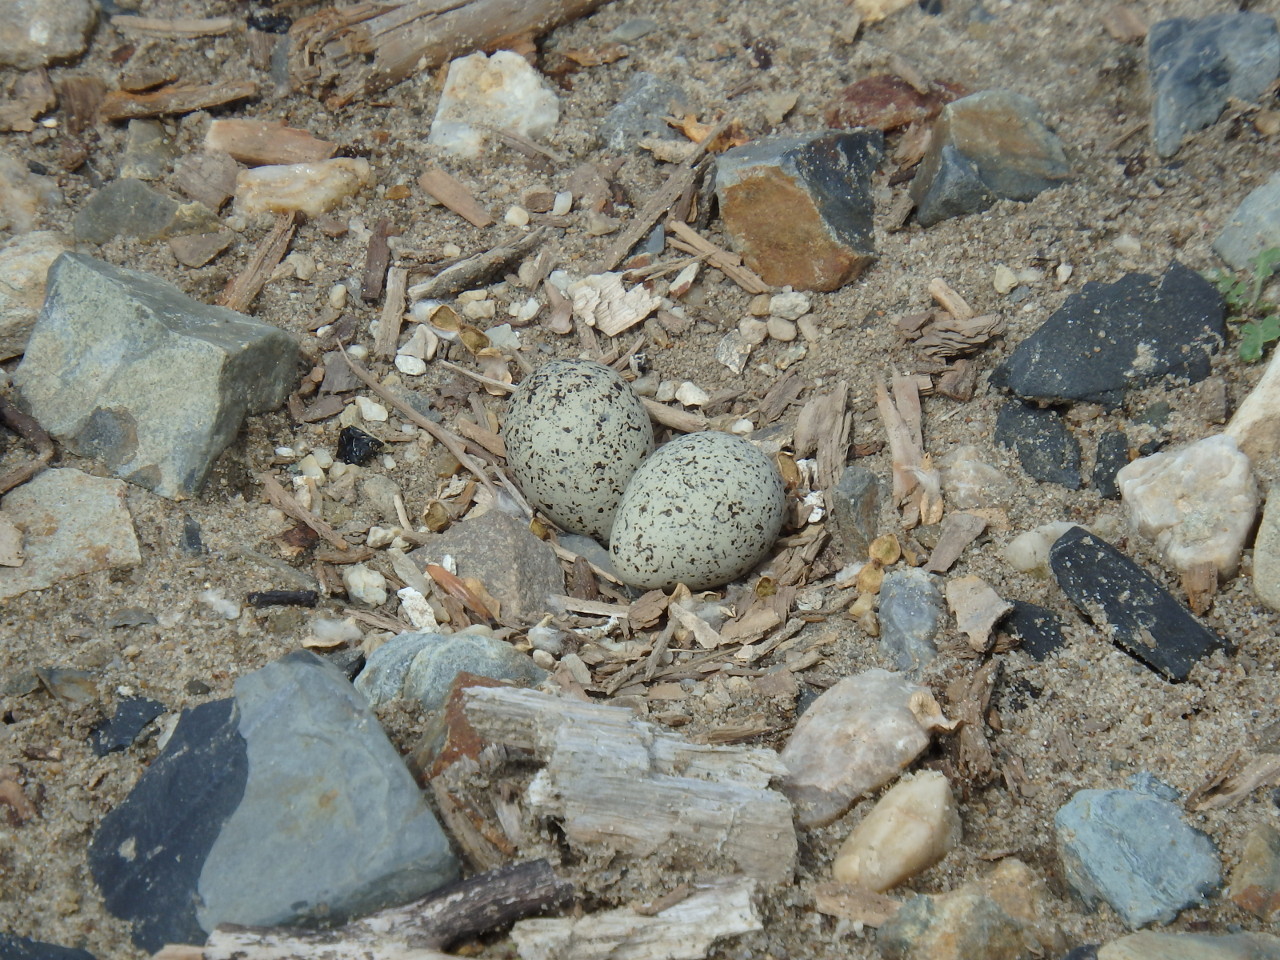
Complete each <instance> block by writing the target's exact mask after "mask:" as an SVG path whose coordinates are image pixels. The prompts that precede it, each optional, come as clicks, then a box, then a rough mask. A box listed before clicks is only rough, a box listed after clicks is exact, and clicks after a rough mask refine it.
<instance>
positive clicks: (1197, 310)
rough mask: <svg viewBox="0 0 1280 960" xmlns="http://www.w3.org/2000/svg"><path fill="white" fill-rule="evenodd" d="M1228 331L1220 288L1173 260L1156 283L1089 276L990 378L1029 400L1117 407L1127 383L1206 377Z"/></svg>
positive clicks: (1145, 278) (1136, 277)
mask: <svg viewBox="0 0 1280 960" xmlns="http://www.w3.org/2000/svg"><path fill="white" fill-rule="evenodd" d="M1225 335H1226V331H1225V325H1224V311H1223V304H1222V297H1221V296H1220V295H1219V294H1218V291H1217V290H1216V289H1215V288H1214V286H1213V284H1211V283H1209V281H1208V280H1206V279H1204V277H1202V276H1200V274H1198V273H1196V272H1195V271H1193V270H1190V269H1188V268H1187V267H1184V266H1183V265H1182V264H1180V263H1178V262H1177V261H1174V262H1173V263H1172V264H1170V265H1169V269H1168V270H1166V271H1165V273H1164V275H1163V276H1162V277H1161V278H1160V280H1159V283H1158V285H1157V284H1156V278H1154V277H1152V276H1149V275H1148V274H1145V273H1130V274H1126V275H1125V276H1123V277H1121V278H1120V279H1119V280H1117V281H1116V282H1115V283H1086V284H1085V285H1084V287H1083V288H1082V289H1081V291H1080V292H1079V293H1076V294H1072V295H1071V296H1070V297H1068V298H1067V300H1066V302H1065V303H1064V304H1063V305H1062V306H1061V307H1059V308H1058V310H1056V311H1055V312H1054V313H1053V315H1052V316H1050V317H1049V319H1048V320H1046V321H1045V322H1044V323H1043V324H1041V326H1040V329H1038V330H1037V331H1036V332H1035V333H1033V334H1032V335H1031V336H1029V337H1027V339H1025V340H1023V341H1022V342H1021V343H1020V344H1018V346H1017V348H1016V349H1015V350H1014V351H1013V354H1012V355H1011V356H1010V357H1009V359H1008V360H1006V361H1005V362H1004V363H1002V364H1001V365H1000V366H999V367H997V368H996V369H995V371H994V372H993V373H992V375H991V383H992V384H993V385H995V386H998V387H1004V388H1006V389H1008V390H1010V391H1012V392H1013V393H1015V394H1017V395H1018V396H1020V397H1023V398H1024V399H1027V400H1043V401H1049V402H1061V401H1071V400H1082V401H1085V402H1088V403H1101V404H1103V405H1104V406H1107V407H1117V406H1119V405H1120V404H1121V403H1122V402H1123V401H1124V392H1125V390H1127V389H1129V388H1132V387H1139V386H1143V385H1146V384H1149V383H1152V382H1155V381H1157V380H1159V379H1160V378H1162V377H1165V376H1174V377H1177V378H1179V379H1182V380H1187V381H1189V382H1191V383H1196V382H1198V381H1200V380H1203V379H1204V378H1205V377H1207V376H1208V375H1209V361H1210V358H1211V357H1212V356H1213V355H1214V354H1215V353H1217V352H1218V350H1220V349H1221V348H1222V344H1223V342H1224V338H1225Z"/></svg>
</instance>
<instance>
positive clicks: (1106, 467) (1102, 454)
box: [1090, 430, 1129, 500]
mask: <svg viewBox="0 0 1280 960" xmlns="http://www.w3.org/2000/svg"><path fill="white" fill-rule="evenodd" d="M1128 463H1129V438H1128V437H1127V436H1125V433H1124V431H1123V430H1108V431H1107V432H1106V433H1104V434H1103V435H1102V436H1101V437H1099V438H1098V457H1097V459H1096V460H1095V461H1094V464H1093V476H1092V477H1091V478H1090V479H1091V482H1092V484H1093V489H1095V490H1097V491H1098V496H1100V497H1105V498H1106V499H1108V500H1119V499H1120V487H1119V486H1118V485H1117V484H1116V474H1117V473H1119V472H1120V470H1121V469H1122V468H1123V467H1125V466H1126V465H1127V464H1128Z"/></svg>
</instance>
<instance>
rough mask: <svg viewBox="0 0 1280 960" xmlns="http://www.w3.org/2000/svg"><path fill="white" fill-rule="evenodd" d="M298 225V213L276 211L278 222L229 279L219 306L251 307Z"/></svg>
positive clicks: (219, 299)
mask: <svg viewBox="0 0 1280 960" xmlns="http://www.w3.org/2000/svg"><path fill="white" fill-rule="evenodd" d="M297 224H298V215H297V214H296V213H279V214H276V218H275V225H274V226H273V227H272V228H271V232H270V233H268V234H267V235H266V236H265V237H263V238H262V242H261V243H259V244H258V248H257V249H256V250H255V251H254V253H253V256H252V257H250V258H249V262H248V263H246V264H245V265H244V267H243V269H241V271H240V272H239V273H238V274H236V276H234V277H232V278H231V279H230V280H228V281H227V286H226V288H225V289H224V290H223V291H222V294H221V295H220V296H219V297H218V300H217V302H218V304H219V305H220V306H224V307H226V308H227V309H229V310H235V311H238V312H240V313H243V312H244V311H246V310H248V309H249V305H250V304H251V303H253V301H254V298H256V297H257V296H258V293H259V292H260V291H261V290H262V287H263V285H264V284H265V283H266V282H267V280H268V279H270V277H271V274H272V272H273V271H274V270H275V268H276V267H277V266H278V265H279V264H280V261H281V260H282V259H284V254H285V251H286V250H288V249H289V241H291V240H292V239H293V232H294V230H295V229H297Z"/></svg>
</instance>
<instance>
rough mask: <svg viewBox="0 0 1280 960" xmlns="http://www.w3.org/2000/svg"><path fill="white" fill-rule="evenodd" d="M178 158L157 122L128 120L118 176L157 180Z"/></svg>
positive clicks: (169, 140) (175, 150)
mask: <svg viewBox="0 0 1280 960" xmlns="http://www.w3.org/2000/svg"><path fill="white" fill-rule="evenodd" d="M177 154H178V150H177V147H176V146H175V145H174V143H173V141H172V140H171V139H170V138H169V134H168V132H167V131H166V130H165V128H164V125H163V124H162V123H160V121H158V120H130V121H129V127H128V131H127V133H126V136H125V147H124V156H123V157H121V158H120V176H121V177H131V178H134V179H137V180H159V179H161V178H162V177H163V176H164V175H165V174H166V173H168V172H169V168H170V167H172V166H173V161H174V158H175V157H176V156H177ZM211 216H212V213H210V217H211Z"/></svg>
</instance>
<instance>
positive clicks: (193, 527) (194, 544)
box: [178, 516, 204, 557]
mask: <svg viewBox="0 0 1280 960" xmlns="http://www.w3.org/2000/svg"><path fill="white" fill-rule="evenodd" d="M200 533H201V532H200V524H199V522H197V520H196V519H195V518H194V517H191V516H185V517H183V518H182V539H181V540H179V541H178V547H179V548H180V549H181V550H182V552H183V553H185V554H187V556H190V557H198V556H200V555H201V554H202V553H204V540H203V539H202V538H201V535H200Z"/></svg>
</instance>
